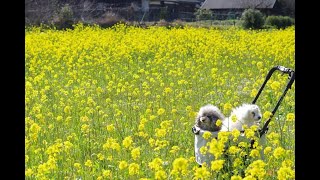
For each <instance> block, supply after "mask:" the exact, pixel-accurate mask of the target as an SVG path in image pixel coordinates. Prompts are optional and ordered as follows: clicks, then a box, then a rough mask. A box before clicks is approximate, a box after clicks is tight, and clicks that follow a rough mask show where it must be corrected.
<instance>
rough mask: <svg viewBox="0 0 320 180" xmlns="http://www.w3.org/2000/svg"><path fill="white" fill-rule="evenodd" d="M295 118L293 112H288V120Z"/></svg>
mask: <svg viewBox="0 0 320 180" xmlns="http://www.w3.org/2000/svg"><path fill="white" fill-rule="evenodd" d="M294 118H295V116H294V114H293V113H288V114H287V121H293V120H294Z"/></svg>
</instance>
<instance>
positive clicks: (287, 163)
mask: <svg viewBox="0 0 320 180" xmlns="http://www.w3.org/2000/svg"><path fill="white" fill-rule="evenodd" d="M281 166H282V167H291V166H293V162H292V161H291V160H290V159H285V160H284V161H282V163H281Z"/></svg>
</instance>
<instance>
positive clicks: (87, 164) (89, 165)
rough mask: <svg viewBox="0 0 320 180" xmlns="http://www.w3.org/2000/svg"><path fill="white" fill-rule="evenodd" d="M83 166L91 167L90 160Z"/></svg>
mask: <svg viewBox="0 0 320 180" xmlns="http://www.w3.org/2000/svg"><path fill="white" fill-rule="evenodd" d="M84 165H85V166H87V167H92V161H91V160H87V161H86V162H85V163H84Z"/></svg>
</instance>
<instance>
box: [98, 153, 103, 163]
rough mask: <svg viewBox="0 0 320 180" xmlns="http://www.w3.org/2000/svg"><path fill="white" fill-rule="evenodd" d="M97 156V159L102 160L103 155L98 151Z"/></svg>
mask: <svg viewBox="0 0 320 180" xmlns="http://www.w3.org/2000/svg"><path fill="white" fill-rule="evenodd" d="M97 157H98V159H99V160H100V161H102V160H104V155H103V154H101V153H99V154H98V155H97Z"/></svg>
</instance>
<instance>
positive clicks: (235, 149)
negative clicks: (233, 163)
mask: <svg viewBox="0 0 320 180" xmlns="http://www.w3.org/2000/svg"><path fill="white" fill-rule="evenodd" d="M240 150H241V149H240V148H238V147H237V146H230V147H229V150H228V151H229V153H230V154H237V153H238V152H239V151H240Z"/></svg>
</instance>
